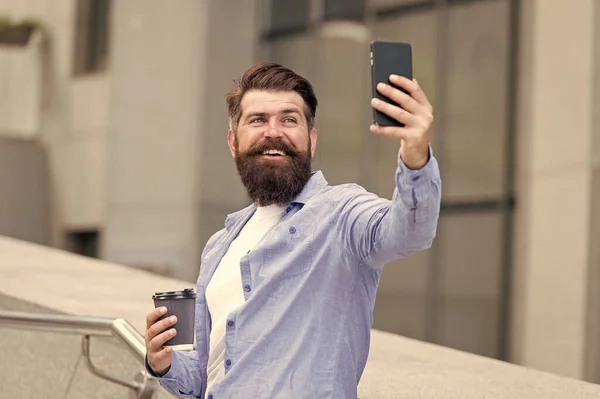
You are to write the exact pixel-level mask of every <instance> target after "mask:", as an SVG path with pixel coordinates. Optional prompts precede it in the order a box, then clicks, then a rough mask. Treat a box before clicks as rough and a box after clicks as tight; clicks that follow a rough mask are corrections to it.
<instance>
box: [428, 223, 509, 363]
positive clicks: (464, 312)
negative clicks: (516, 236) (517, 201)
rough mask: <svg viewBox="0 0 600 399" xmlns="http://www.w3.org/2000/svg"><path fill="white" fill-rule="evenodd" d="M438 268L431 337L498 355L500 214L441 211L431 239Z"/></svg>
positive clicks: (443, 343)
mask: <svg viewBox="0 0 600 399" xmlns="http://www.w3.org/2000/svg"><path fill="white" fill-rule="evenodd" d="M435 250H436V251H437V253H436V259H437V260H438V262H439V267H440V271H441V302H440V306H441V308H440V309H439V310H438V312H437V314H438V315H439V316H440V319H439V320H438V327H439V332H438V333H437V336H436V338H437V340H436V342H437V343H439V344H442V345H445V346H450V347H453V348H456V349H460V350H465V351H469V352H473V353H478V354H481V355H484V356H490V357H496V356H497V355H498V353H497V350H498V334H499V328H500V326H499V324H498V321H499V310H500V307H499V306H500V301H501V298H500V278H501V269H502V264H501V259H502V214H501V213H500V212H487V213H478V214H460V213H459V214H445V215H442V217H441V219H440V224H439V228H438V237H437V239H436V243H435Z"/></svg>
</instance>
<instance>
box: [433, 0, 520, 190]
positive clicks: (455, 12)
mask: <svg viewBox="0 0 600 399" xmlns="http://www.w3.org/2000/svg"><path fill="white" fill-rule="evenodd" d="M508 22H509V2H508V1H479V2H469V3H458V4H456V5H453V6H452V7H450V11H449V32H448V35H447V37H448V39H447V46H448V47H447V54H448V63H447V70H446V73H445V77H446V78H445V80H446V81H447V82H446V86H445V88H446V90H445V95H446V98H445V101H444V105H445V107H444V108H445V113H444V118H443V124H444V126H443V131H440V132H438V133H437V134H439V135H443V147H444V148H443V154H441V159H442V162H443V172H444V185H443V190H444V193H443V197H444V199H445V200H457V199H461V200H464V199H469V198H471V199H473V198H482V197H483V198H490V197H499V196H501V195H502V194H503V193H502V184H503V178H504V166H505V162H506V151H507V149H506V146H505V141H506V106H507V104H506V101H507V77H508V76H507V75H508V57H509V54H508V46H509V43H508V27H509V23H508Z"/></svg>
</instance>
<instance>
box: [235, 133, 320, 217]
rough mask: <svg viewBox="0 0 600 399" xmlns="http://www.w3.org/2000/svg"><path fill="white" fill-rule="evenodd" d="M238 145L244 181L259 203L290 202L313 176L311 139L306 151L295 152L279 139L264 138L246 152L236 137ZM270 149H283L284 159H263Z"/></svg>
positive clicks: (239, 165)
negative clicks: (241, 148) (240, 149)
mask: <svg viewBox="0 0 600 399" xmlns="http://www.w3.org/2000/svg"><path fill="white" fill-rule="evenodd" d="M235 147H236V148H235V151H236V155H235V164H236V166H237V170H238V173H239V175H240V178H241V180H242V183H243V184H244V186H245V187H246V190H247V191H248V196H249V197H250V198H251V199H252V200H253V201H254V202H256V203H257V204H258V205H259V206H268V205H272V204H278V205H285V204H287V203H289V202H290V201H291V200H292V199H294V198H295V197H296V196H297V195H298V194H300V192H301V191H302V189H303V188H304V186H305V185H306V183H307V182H308V180H309V179H310V176H311V155H310V139H309V141H308V148H307V150H306V151H296V150H294V149H293V148H291V147H290V146H288V145H287V144H285V143H284V142H283V140H281V139H280V138H276V139H264V140H262V141H259V142H258V143H256V144H255V145H253V146H252V147H251V148H250V149H249V150H248V151H245V152H240V151H239V148H238V142H237V139H236V143H235ZM267 150H278V151H282V152H283V153H284V154H285V157H284V158H285V159H263V157H262V154H263V153H264V151H267ZM280 157H282V156H281V155H280Z"/></svg>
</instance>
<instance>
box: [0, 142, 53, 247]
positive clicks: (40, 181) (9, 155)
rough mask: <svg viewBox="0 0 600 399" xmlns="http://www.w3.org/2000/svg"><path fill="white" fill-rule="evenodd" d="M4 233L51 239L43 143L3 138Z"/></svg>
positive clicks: (0, 211)
mask: <svg viewBox="0 0 600 399" xmlns="http://www.w3.org/2000/svg"><path fill="white" fill-rule="evenodd" d="M0 187H2V195H0V234H3V235H7V236H10V237H15V238H19V239H22V240H28V241H31V242H35V243H38V244H45V245H47V244H48V243H49V241H50V224H49V209H50V201H49V199H50V181H49V176H48V156H47V152H46V151H45V149H44V148H43V147H42V146H41V145H40V143H36V142H30V141H26V140H21V139H15V138H2V137H0Z"/></svg>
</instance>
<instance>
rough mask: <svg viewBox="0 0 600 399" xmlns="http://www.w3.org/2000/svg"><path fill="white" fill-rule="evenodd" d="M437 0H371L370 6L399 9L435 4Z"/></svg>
mask: <svg viewBox="0 0 600 399" xmlns="http://www.w3.org/2000/svg"><path fill="white" fill-rule="evenodd" d="M434 4H435V0H370V1H369V6H370V7H372V8H374V9H375V10H396V9H397V10H398V11H401V10H402V9H407V10H408V9H410V8H413V7H421V6H423V5H428V6H431V7H432V6H433V5H434Z"/></svg>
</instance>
